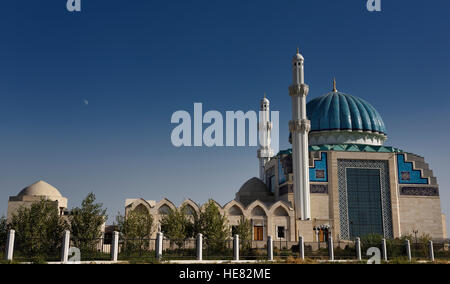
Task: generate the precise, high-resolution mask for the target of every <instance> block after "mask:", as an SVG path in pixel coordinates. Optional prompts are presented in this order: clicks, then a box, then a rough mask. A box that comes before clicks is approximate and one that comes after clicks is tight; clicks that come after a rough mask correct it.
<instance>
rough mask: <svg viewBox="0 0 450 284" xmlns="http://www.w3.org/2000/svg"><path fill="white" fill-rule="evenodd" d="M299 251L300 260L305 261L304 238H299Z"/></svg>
mask: <svg viewBox="0 0 450 284" xmlns="http://www.w3.org/2000/svg"><path fill="white" fill-rule="evenodd" d="M298 249H299V252H300V258H301V259H302V260H304V259H305V240H304V239H303V236H299V237H298Z"/></svg>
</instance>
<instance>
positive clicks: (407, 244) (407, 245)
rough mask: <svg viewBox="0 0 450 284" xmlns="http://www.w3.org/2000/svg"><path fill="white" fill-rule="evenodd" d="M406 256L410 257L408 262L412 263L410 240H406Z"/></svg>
mask: <svg viewBox="0 0 450 284" xmlns="http://www.w3.org/2000/svg"><path fill="white" fill-rule="evenodd" d="M406 255H407V256H408V260H409V261H411V244H410V243H409V240H406Z"/></svg>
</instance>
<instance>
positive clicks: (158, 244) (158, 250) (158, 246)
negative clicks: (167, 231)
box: [155, 232, 164, 261]
mask: <svg viewBox="0 0 450 284" xmlns="http://www.w3.org/2000/svg"><path fill="white" fill-rule="evenodd" d="M163 239H164V235H163V233H162V232H158V233H157V234H156V249H155V251H156V259H157V260H158V261H160V260H161V258H162V255H163Z"/></svg>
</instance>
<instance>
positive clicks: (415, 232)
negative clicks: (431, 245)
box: [413, 230, 419, 257]
mask: <svg viewBox="0 0 450 284" xmlns="http://www.w3.org/2000/svg"><path fill="white" fill-rule="evenodd" d="M413 233H414V238H415V239H416V249H415V251H414V257H416V252H417V234H418V233H419V230H413Z"/></svg>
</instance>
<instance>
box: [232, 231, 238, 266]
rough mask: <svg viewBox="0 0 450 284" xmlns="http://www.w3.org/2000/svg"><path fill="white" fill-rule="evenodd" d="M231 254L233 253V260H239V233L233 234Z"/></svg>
mask: <svg viewBox="0 0 450 284" xmlns="http://www.w3.org/2000/svg"><path fill="white" fill-rule="evenodd" d="M233 255H234V260H239V235H234V240H233Z"/></svg>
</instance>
